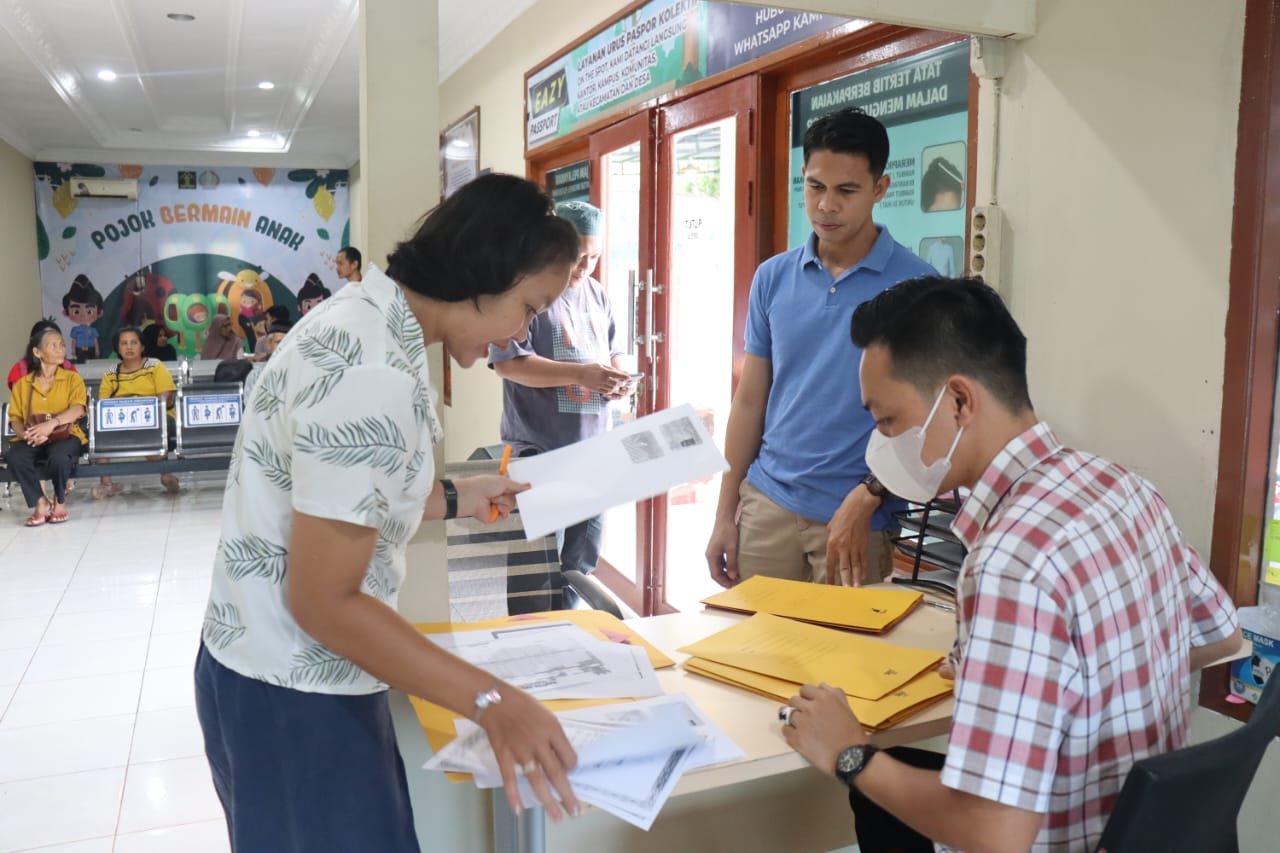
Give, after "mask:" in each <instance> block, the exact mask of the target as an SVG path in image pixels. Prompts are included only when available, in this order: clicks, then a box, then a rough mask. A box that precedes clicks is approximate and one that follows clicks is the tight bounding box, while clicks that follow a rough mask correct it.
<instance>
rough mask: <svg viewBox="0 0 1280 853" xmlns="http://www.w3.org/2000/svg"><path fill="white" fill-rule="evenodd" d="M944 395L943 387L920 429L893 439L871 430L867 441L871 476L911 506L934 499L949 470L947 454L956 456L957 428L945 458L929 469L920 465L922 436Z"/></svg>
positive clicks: (961, 430) (912, 428)
mask: <svg viewBox="0 0 1280 853" xmlns="http://www.w3.org/2000/svg"><path fill="white" fill-rule="evenodd" d="M946 392H947V388H946V386H945V385H944V386H943V388H942V390H941V391H939V392H938V399H936V400H934V401H933V408H932V409H930V410H929V417H927V418H925V421H924V426H918V427H911V429H908V430H906V431H905V432H902V433H900V434H899V435H895V436H894V437H893V438H889V437H888V436H886V435H885V434H884V433H882V432H880V430H878V429H874V430H872V431H871V437H870V438H869V439H868V440H867V466H868V467H870V468H871V473H872V474H875V475H876V479H877V480H879V481H880V482H881V483H883V484H884V487H885V488H886V489H888V490H889V491H890V492H891V493H893V494H895V495H897V496H898V497H900V498H906V499H907V500H909V501H911V502H913V503H918V504H922V503H928V502H929V501H931V500H933V499H934V498H936V497H937V496H938V488H939V487H940V486H941V485H942V480H943V478H944V477H946V476H947V472H948V471H950V470H951V454H953V453H955V452H956V445H957V444H959V443H960V436H962V435H964V427H960V431H959V432H957V433H956V439H955V441H953V442H951V449H950V450H948V451H947V455H946V456H944V457H943V458H942V459H939V460H937V461H936V462H934V463H933V464H932V465H926V464H924V433H925V430H927V429H928V428H929V424H930V422H931V421H933V416H934V414H935V413H936V412H937V411H938V406H939V405H940V404H941V403H942V397H943V395H944V394H946Z"/></svg>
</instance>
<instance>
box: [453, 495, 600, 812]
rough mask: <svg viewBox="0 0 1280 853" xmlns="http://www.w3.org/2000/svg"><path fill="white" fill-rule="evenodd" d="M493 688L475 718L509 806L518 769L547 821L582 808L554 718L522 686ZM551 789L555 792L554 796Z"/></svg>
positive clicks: (568, 750) (515, 805)
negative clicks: (494, 693)
mask: <svg viewBox="0 0 1280 853" xmlns="http://www.w3.org/2000/svg"><path fill="white" fill-rule="evenodd" d="M459 495H461V493H459ZM486 517H487V516H486ZM498 691H499V693H500V694H501V696H502V699H501V701H500V702H495V703H493V704H492V705H489V706H488V707H487V708H486V709H485V711H484V714H482V715H481V717H480V719H479V720H478V722H479V723H480V726H481V727H482V728H483V729H484V730H485V734H487V735H488V736H489V745H490V746H492V747H493V754H494V755H495V756H497V759H498V768H499V769H500V770H501V771H502V784H503V786H505V788H506V790H507V802H508V803H510V804H511V810H512V811H513V812H515V813H516V814H519V813H520V812H521V811H523V810H524V807H523V805H522V804H521V802H520V792H519V788H518V784H517V779H518V774H517V768H520V773H522V774H523V775H524V776H525V778H527V779H528V780H529V784H530V785H532V786H533V792H534V794H536V795H537V797H538V802H540V803H542V807H543V808H545V809H546V810H547V814H548V815H549V816H550V817H551V819H552V820H559V819H560V818H561V816H562V815H561V809H562V807H563V809H564V810H566V811H568V812H569V814H571V815H575V816H576V815H577V814H578V813H579V812H581V811H582V807H581V806H580V805H579V803H578V798H577V797H576V796H574V793H573V788H572V787H570V785H569V778H568V775H567V774H568V772H569V771H570V770H572V769H573V768H574V767H575V766H577V763H578V756H577V754H576V753H575V752H574V751H573V747H572V746H570V745H569V739H568V738H566V737H565V734H564V730H563V729H561V728H560V721H559V720H557V719H556V717H555V715H554V714H552V713H551V712H550V711H548V710H547V709H546V708H545V707H543V705H542V704H541V703H539V702H538V700H536V699H534V698H533V697H532V696H530V695H529V694H528V693H525V692H524V691H523V690H520V689H518V688H515V687H512V686H511V685H509V684H503V685H501V686H500V687H499V688H498ZM552 788H554V789H555V792H556V793H557V794H559V799H558V800H557V797H556V794H553V793H552Z"/></svg>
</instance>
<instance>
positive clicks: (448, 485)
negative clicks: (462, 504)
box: [440, 480, 458, 521]
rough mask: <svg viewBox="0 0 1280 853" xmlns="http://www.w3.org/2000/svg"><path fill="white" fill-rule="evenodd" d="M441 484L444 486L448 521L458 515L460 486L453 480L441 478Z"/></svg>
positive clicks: (445, 512)
mask: <svg viewBox="0 0 1280 853" xmlns="http://www.w3.org/2000/svg"><path fill="white" fill-rule="evenodd" d="M440 485H441V486H443V487H444V518H445V521H448V520H449V519H451V518H457V517H458V487H457V486H455V485H454V484H453V480H441V481H440Z"/></svg>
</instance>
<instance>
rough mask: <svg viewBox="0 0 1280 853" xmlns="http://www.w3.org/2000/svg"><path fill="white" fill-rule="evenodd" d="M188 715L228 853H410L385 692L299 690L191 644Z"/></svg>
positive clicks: (409, 818)
mask: <svg viewBox="0 0 1280 853" xmlns="http://www.w3.org/2000/svg"><path fill="white" fill-rule="evenodd" d="M195 678H196V710H197V712H198V714H199V716H200V727H201V728H202V729H203V730H204V744H205V753H206V754H207V755H208V758H209V767H210V769H211V770H212V771H213V784H214V787H215V788H216V789H217V792H218V797H219V798H220V799H221V800H222V808H223V810H224V811H225V812H226V816H227V831H228V833H229V834H230V837H231V849H232V850H233V851H234V853H325V851H333V853H346V851H352V853H355V851H361V853H363V851H375V850H376V851H379V852H380V853H419V847H418V839H417V835H416V833H415V831H414V826H413V810H412V807H411V806H410V804H409V789H408V785H407V783H406V781H405V774H404V762H402V761H401V760H400V750H399V748H398V747H397V745H396V737H395V732H394V730H393V728H392V723H391V709H390V706H389V705H388V703H387V694H386V693H385V692H384V693H373V694H368V695H364V696H335V695H329V694H325V693H303V692H301V691H298V690H291V689H289V688H287V687H276V686H274V685H271V684H267V683H266V682H263V681H258V680H256V679H253V678H246V677H245V676H243V675H240V674H239V673H236V672H233V671H232V670H230V669H227V668H226V667H225V666H223V665H222V664H220V663H218V662H217V661H216V660H214V658H213V656H212V655H210V654H209V651H208V650H207V649H206V648H205V647H204V644H203V643H202V644H201V645H200V653H199V655H198V656H197V657H196V671H195Z"/></svg>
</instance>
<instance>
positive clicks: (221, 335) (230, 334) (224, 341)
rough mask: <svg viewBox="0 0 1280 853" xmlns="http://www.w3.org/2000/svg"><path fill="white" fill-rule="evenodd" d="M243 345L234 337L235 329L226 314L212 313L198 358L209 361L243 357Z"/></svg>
mask: <svg viewBox="0 0 1280 853" xmlns="http://www.w3.org/2000/svg"><path fill="white" fill-rule="evenodd" d="M243 357H244V345H243V344H241V343H240V338H238V337H236V330H235V328H234V327H232V325H231V320H230V318H229V317H227V315H226V314H216V315H214V318H213V322H211V323H210V324H209V334H208V335H206V336H205V339H204V347H202V348H201V350H200V358H202V359H206V360H209V361H225V360H226V359H228V358H243Z"/></svg>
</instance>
